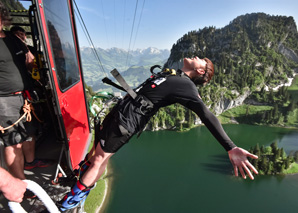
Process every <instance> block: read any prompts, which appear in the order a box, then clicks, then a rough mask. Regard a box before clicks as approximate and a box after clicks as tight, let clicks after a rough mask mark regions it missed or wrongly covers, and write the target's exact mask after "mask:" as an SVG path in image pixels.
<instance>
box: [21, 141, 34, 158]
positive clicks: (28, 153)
mask: <svg viewBox="0 0 298 213" xmlns="http://www.w3.org/2000/svg"><path fill="white" fill-rule="evenodd" d="M23 153H24V157H25V161H26V162H27V163H31V162H33V161H34V159H35V139H34V137H32V140H31V141H25V142H23Z"/></svg>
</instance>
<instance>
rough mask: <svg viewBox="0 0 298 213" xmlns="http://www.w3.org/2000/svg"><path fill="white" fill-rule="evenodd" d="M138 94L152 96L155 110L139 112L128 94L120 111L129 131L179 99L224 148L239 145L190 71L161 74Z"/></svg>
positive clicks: (121, 121)
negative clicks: (207, 105) (229, 134)
mask: <svg viewBox="0 0 298 213" xmlns="http://www.w3.org/2000/svg"><path fill="white" fill-rule="evenodd" d="M180 72H182V71H180ZM138 94H140V95H143V96H145V97H147V98H148V99H149V100H151V102H152V103H153V104H154V110H153V112H152V113H150V114H149V115H143V114H141V113H139V112H138V108H139V106H138V104H135V103H134V101H133V100H132V98H130V97H127V98H125V99H124V100H123V101H122V104H120V106H122V107H119V108H118V112H119V118H120V124H121V125H122V126H123V127H125V128H126V129H127V130H128V131H129V132H131V133H136V132H138V131H141V130H142V129H143V128H144V127H145V125H146V124H147V122H148V121H149V120H150V118H151V117H152V115H153V114H155V113H156V112H157V111H158V109H159V108H161V107H165V106H168V105H171V104H174V103H179V104H181V105H183V106H185V107H187V108H189V109H190V110H192V111H194V112H195V113H196V114H197V115H198V116H199V117H200V119H201V120H202V122H203V123H204V124H205V125H206V127H207V128H208V129H209V131H210V132H211V133H212V134H213V136H214V137H215V138H216V139H217V141H218V142H219V143H220V144H221V145H222V146H223V147H224V149H225V150H227V151H229V150H231V149H232V148H234V147H236V145H235V144H234V143H233V142H232V140H231V139H230V138H229V137H228V135H227V134H226V133H225V131H224V129H223V127H222V125H221V124H220V122H219V121H218V119H217V118H216V117H215V115H214V114H213V113H211V112H210V110H209V109H208V108H207V107H206V106H205V104H204V103H203V101H202V99H201V98H200V97H199V94H198V90H197V88H196V86H195V84H194V83H193V82H192V81H191V79H190V78H189V77H188V76H187V75H182V76H180V75H176V76H167V77H166V78H164V79H162V78H158V79H156V80H154V81H152V82H150V83H148V84H146V85H145V86H144V87H143V88H142V89H141V90H140V91H139V92H138Z"/></svg>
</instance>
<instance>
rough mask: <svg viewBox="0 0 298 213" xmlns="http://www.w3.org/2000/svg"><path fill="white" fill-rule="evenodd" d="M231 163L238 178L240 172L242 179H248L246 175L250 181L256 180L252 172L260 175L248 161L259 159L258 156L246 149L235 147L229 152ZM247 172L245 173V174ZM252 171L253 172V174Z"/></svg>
mask: <svg viewBox="0 0 298 213" xmlns="http://www.w3.org/2000/svg"><path fill="white" fill-rule="evenodd" d="M228 154H229V158H230V161H231V163H232V165H233V167H234V172H235V176H236V177H238V171H240V173H241V175H242V177H243V178H244V179H246V175H245V173H246V174H247V175H248V176H249V178H250V179H252V180H253V179H254V176H253V175H252V172H254V173H255V174H258V171H257V170H256V168H255V167H254V166H253V165H252V164H251V163H250V162H249V161H248V159H247V157H250V158H253V159H258V156H257V155H253V154H251V153H249V152H248V151H246V150H245V149H242V148H239V147H235V148H233V149H231V150H230V151H228ZM244 171H245V172H244ZM251 171H252V172H251Z"/></svg>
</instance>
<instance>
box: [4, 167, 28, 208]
mask: <svg viewBox="0 0 298 213" xmlns="http://www.w3.org/2000/svg"><path fill="white" fill-rule="evenodd" d="M0 178H1V181H0V192H2V194H3V195H4V197H5V198H6V199H7V200H9V201H13V202H18V203H20V202H22V201H23V197H24V193H25V191H26V188H27V183H26V182H24V181H22V180H20V179H18V178H15V177H13V176H12V175H11V174H10V173H9V172H7V171H6V170H5V169H3V168H2V167H0Z"/></svg>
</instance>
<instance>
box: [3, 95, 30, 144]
mask: <svg viewBox="0 0 298 213" xmlns="http://www.w3.org/2000/svg"><path fill="white" fill-rule="evenodd" d="M23 105H24V98H23V96H22V94H20V95H13V96H7V97H0V125H1V126H2V127H4V128H5V127H8V126H10V125H12V124H14V123H15V122H16V121H17V120H18V119H19V118H20V117H21V116H22V115H23V113H24V112H23ZM25 123H26V116H25V117H24V118H23V119H22V120H21V121H20V122H19V123H18V124H16V125H15V126H13V127H11V128H9V129H8V130H5V131H4V133H2V132H0V140H2V141H3V143H4V145H5V146H6V147H7V146H12V145H16V144H18V143H22V142H24V141H31V140H32V137H31V136H30V135H31V134H29V132H32V127H31V125H30V123H28V124H27V123H26V124H25ZM28 131H29V132H28Z"/></svg>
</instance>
